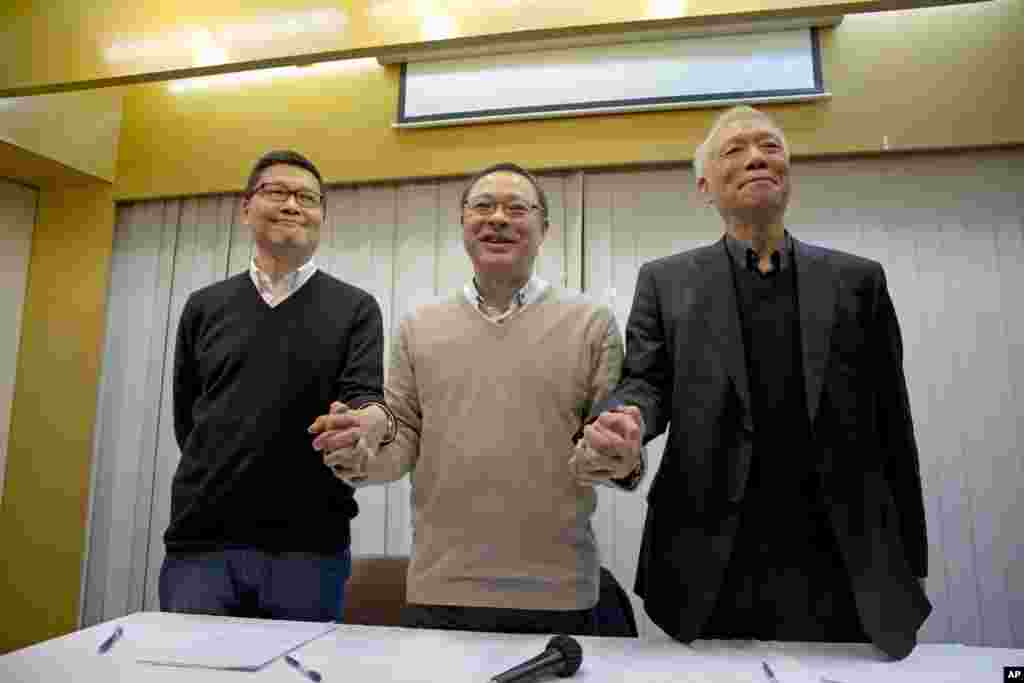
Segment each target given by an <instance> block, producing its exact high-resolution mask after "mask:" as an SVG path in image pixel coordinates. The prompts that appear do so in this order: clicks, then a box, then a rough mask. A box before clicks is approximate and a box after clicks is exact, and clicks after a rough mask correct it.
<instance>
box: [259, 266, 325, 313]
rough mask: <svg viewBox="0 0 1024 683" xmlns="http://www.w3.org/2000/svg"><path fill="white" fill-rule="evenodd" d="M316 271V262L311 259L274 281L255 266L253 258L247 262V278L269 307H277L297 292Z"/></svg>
mask: <svg viewBox="0 0 1024 683" xmlns="http://www.w3.org/2000/svg"><path fill="white" fill-rule="evenodd" d="M317 270H318V267H317V265H316V262H314V261H313V259H312V257H311V258H310V259H309V260H308V261H306V262H305V263H303V264H302V265H301V266H299V267H298V268H297V269H296V270H293V271H292V272H290V273H286V274H285V275H283V276H282V277H280V278H279V279H277V280H276V281H275V280H272V279H271V277H270V276H269V275H267V274H266V273H264V272H263V271H262V270H260V267H259V266H257V265H256V259H255V258H253V259H252V260H251V261H250V262H249V276H250V277H251V278H252V283H253V284H254V285H256V289H257V291H259V293H260V296H262V297H263V300H264V301H266V302H267V303H268V304H270V305H271V306H276V305H278V304H279V303H281V302H282V301H284V300H285V299H287V298H288V297H290V296H291V295H292V294H294V293H295V292H297V291H298V290H299V288H300V287H302V285H304V284H306V283H307V282H309V278H311V277H313V275H314V274H315V273H316V271H317Z"/></svg>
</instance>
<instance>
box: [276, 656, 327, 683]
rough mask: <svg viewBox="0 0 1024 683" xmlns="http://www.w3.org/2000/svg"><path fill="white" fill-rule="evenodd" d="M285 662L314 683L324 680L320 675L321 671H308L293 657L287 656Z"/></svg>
mask: <svg viewBox="0 0 1024 683" xmlns="http://www.w3.org/2000/svg"><path fill="white" fill-rule="evenodd" d="M284 661H286V662H288V665H289V666H290V667H292V668H293V669H295V670H296V671H298V672H299V673H300V674H302V675H303V676H305V677H306V678H308V679H309V680H311V681H313V683H320V681H322V680H323V676H321V675H320V672H319V671H314V670H313V669H307V668H306V667H304V666H302V664H300V663H299V660H297V659H295V657H292V656H291V655H285V656H284Z"/></svg>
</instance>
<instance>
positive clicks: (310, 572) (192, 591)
mask: <svg viewBox="0 0 1024 683" xmlns="http://www.w3.org/2000/svg"><path fill="white" fill-rule="evenodd" d="M351 573H352V556H351V554H350V553H349V550H348V548H346V549H345V550H342V551H340V552H337V553H334V554H320V553H306V552H268V551H264V550H257V549H254V548H228V549H225V550H215V551H209V552H169V553H167V556H166V557H165V558H164V563H163V566H162V567H161V568H160V609H161V610H162V611H164V612H184V613H187V614H215V615H222V616H232V617H255V618H260V619H288V620H292V621H334V622H339V623H340V622H341V615H342V611H343V609H344V600H345V582H346V581H348V577H349V575H350V574H351Z"/></svg>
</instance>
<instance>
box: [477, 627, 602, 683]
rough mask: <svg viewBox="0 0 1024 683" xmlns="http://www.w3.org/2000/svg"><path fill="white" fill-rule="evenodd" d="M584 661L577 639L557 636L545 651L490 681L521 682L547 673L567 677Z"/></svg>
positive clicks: (495, 682)
mask: <svg viewBox="0 0 1024 683" xmlns="http://www.w3.org/2000/svg"><path fill="white" fill-rule="evenodd" d="M582 663H583V648H582V647H580V644H579V643H578V642H576V639H575V638H572V637H570V636H555V637H554V638H552V639H551V640H550V641H548V646H547V648H546V649H545V650H544V652H542V653H540V654H539V655H537V656H536V657H534V658H533V659H529V660H527V661H525V662H523V663H522V664H520V665H519V666H514V667H512V668H511V669H509V670H508V671H504V672H502V673H500V674H498V675H497V676H495V677H494V678H492V679H491V680H490V681H489V683H520V682H521V681H530V680H533V679H535V678H538V677H540V676H543V675H545V674H555V675H556V676H559V677H561V678H566V677H567V676H572V675H573V674H574V673H576V671H577V669H579V668H580V664H582Z"/></svg>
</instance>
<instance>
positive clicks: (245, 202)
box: [238, 195, 252, 225]
mask: <svg viewBox="0 0 1024 683" xmlns="http://www.w3.org/2000/svg"><path fill="white" fill-rule="evenodd" d="M251 200H252V198H251V197H249V196H248V195H243V196H242V203H241V205H240V207H239V210H238V215H239V216H240V217H241V219H242V224H243V225H248V223H249V202H250V201H251Z"/></svg>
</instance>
